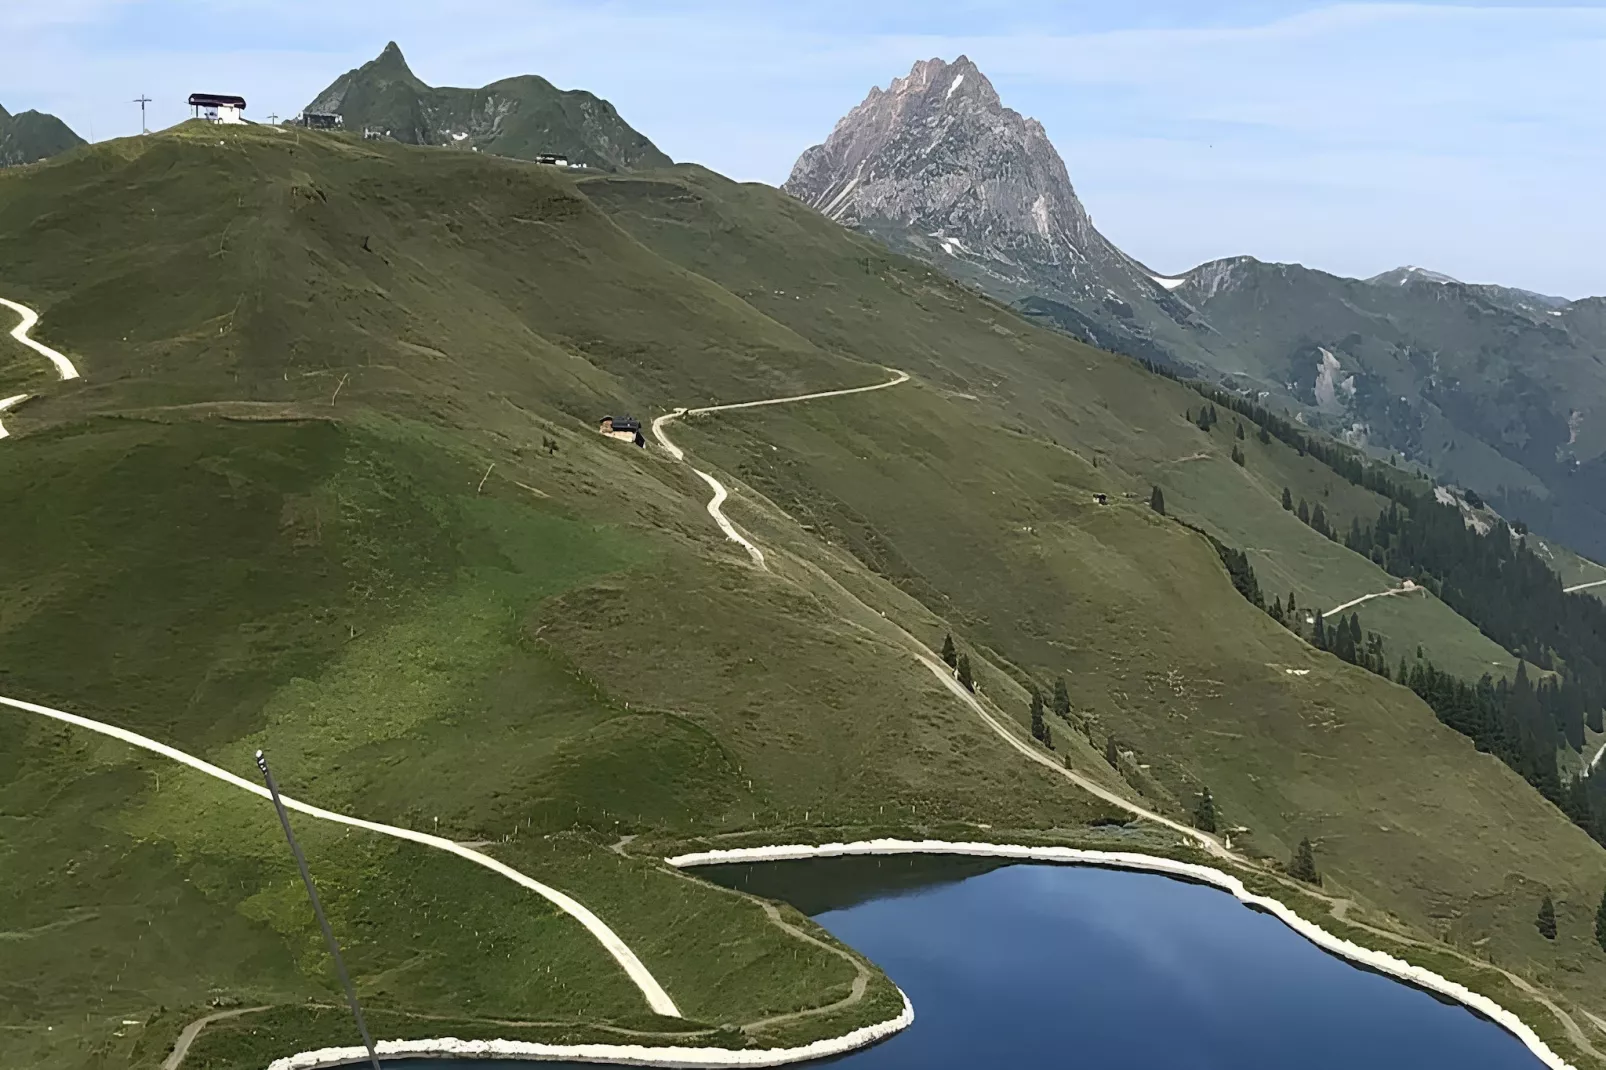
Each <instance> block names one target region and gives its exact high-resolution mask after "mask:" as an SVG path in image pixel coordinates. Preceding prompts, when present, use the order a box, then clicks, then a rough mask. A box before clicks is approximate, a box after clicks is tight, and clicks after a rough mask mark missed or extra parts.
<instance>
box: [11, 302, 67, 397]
mask: <svg viewBox="0 0 1606 1070" xmlns="http://www.w3.org/2000/svg"><path fill="white" fill-rule="evenodd" d="M0 305H4V306H5V307H6V308H9V309H10V310H11V311H13V312H15V313H16V314H17V315H19V316H21V317H22V322H21V323H19V324H17V325H16V326H15V327H13V328H11V337H13V338H15V339H16V340H17V341H19V342H21V343H22V344H23V345H25V346H27V347H28V348H29V349H31V350H33V351H34V352H35V353H38V354H39V355H40V356H41V357H44V358H45V359H47V360H49V361H50V363H51V364H54V365H55V366H56V374H57V375H58V376H59V377H61V379H62V380H64V381H65V380H67V379H76V378H78V369H77V368H75V367H73V362H72V361H70V360H68V359H67V358H66V357H64V356H63V355H61V354H60V353H58V352H56V351H55V350H54V349H51V348H50V347H49V346H47V345H45V344H44V343H43V342H36V341H34V340H33V338H32V337H30V332H31V331H32V330H33V329H34V326H35V325H36V324H37V323H38V322H39V313H37V312H35V311H34V310H33V309H31V308H29V307H28V306H27V305H19V304H17V302H15V301H7V300H6V299H5V298H4V297H0Z"/></svg>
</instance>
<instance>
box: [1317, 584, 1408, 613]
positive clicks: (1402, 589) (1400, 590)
mask: <svg viewBox="0 0 1606 1070" xmlns="http://www.w3.org/2000/svg"><path fill="white" fill-rule="evenodd" d="M1425 590H1427V588H1426V587H1418V586H1417V585H1416V584H1415V583H1413V582H1412V581H1410V580H1402V581H1401V582H1400V585H1399V586H1398V587H1390V588H1389V589H1388V590H1386V591H1378V592H1377V593H1375V594H1363V595H1361V596H1360V597H1359V598H1355V599H1351V600H1350V601H1348V602H1345V603H1344V604H1343V605H1341V606H1334V607H1333V608H1332V609H1329V610H1328V611H1327V612H1326V613H1324V614H1322V615H1323V616H1325V617H1333V616H1337V615H1338V614H1340V613H1342V612H1344V611H1345V610H1346V609H1353V608H1355V607H1356V606H1358V605H1360V604H1361V603H1363V602H1370V601H1371V600H1372V599H1374V598H1390V597H1393V596H1394V595H1399V594H1415V593H1416V592H1418V591H1425Z"/></svg>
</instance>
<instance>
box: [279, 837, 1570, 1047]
mask: <svg viewBox="0 0 1606 1070" xmlns="http://www.w3.org/2000/svg"><path fill="white" fill-rule="evenodd" d="M909 854H934V855H960V856H968V857H974V858H1004V859H1010V860H1013V861H1021V862H1047V863H1058V864H1061V865H1077V866H1100V867H1103V868H1107V869H1124V870H1134V871H1139V872H1148V873H1160V874H1164V875H1166V876H1172V877H1180V878H1182V879H1185V880H1191V881H1196V882H1199V883H1201V884H1209V885H1212V886H1214V887H1216V888H1220V889H1222V890H1223V891H1226V892H1229V893H1231V894H1232V896H1233V897H1234V898H1236V899H1237V900H1239V901H1240V902H1242V903H1244V904H1246V905H1248V906H1252V907H1255V908H1258V909H1260V910H1263V911H1265V912H1266V913H1268V914H1270V915H1272V916H1273V917H1275V918H1276V919H1277V920H1278V921H1281V922H1282V923H1283V924H1284V925H1286V926H1288V927H1289V928H1290V929H1292V930H1294V931H1295V932H1296V933H1298V934H1299V935H1300V936H1302V937H1304V938H1305V939H1306V940H1309V941H1310V942H1311V943H1313V944H1315V945H1316V946H1317V947H1319V948H1321V949H1323V950H1324V951H1329V952H1331V953H1333V954H1335V955H1338V956H1339V957H1341V958H1344V959H1347V960H1349V961H1350V962H1354V963H1357V964H1359V965H1361V966H1365V967H1367V968H1368V969H1372V970H1376V971H1377V972H1378V973H1381V974H1385V975H1387V976H1389V977H1394V978H1396V979H1398V980H1401V981H1404V982H1406V983H1408V984H1411V985H1415V986H1416V987H1418V988H1423V989H1426V990H1427V991H1429V992H1433V993H1437V994H1438V995H1441V996H1445V997H1447V998H1449V999H1452V1000H1454V1001H1456V1002H1457V1003H1460V1004H1461V1005H1463V1006H1465V1007H1468V1008H1470V1009H1471V1010H1473V1011H1476V1012H1477V1013H1478V1014H1481V1015H1483V1016H1484V1017H1485V1018H1488V1019H1489V1020H1490V1021H1492V1022H1494V1023H1495V1024H1496V1025H1499V1026H1500V1027H1501V1028H1502V1029H1504V1030H1506V1032H1508V1033H1510V1034H1511V1035H1512V1036H1514V1037H1516V1038H1517V1039H1518V1040H1519V1041H1521V1042H1522V1044H1523V1046H1524V1047H1526V1048H1527V1049H1528V1050H1529V1051H1530V1052H1532V1053H1533V1054H1534V1057H1535V1058H1537V1059H1538V1060H1539V1061H1540V1062H1541V1063H1543V1064H1544V1065H1545V1066H1546V1067H1548V1068H1550V1070H1576V1068H1575V1067H1574V1066H1573V1065H1572V1064H1571V1063H1568V1062H1567V1061H1565V1060H1564V1059H1562V1058H1561V1056H1559V1055H1557V1054H1556V1053H1555V1052H1554V1051H1552V1050H1551V1049H1550V1047H1549V1045H1547V1044H1546V1043H1545V1042H1544V1041H1543V1040H1541V1039H1540V1038H1539V1035H1538V1034H1537V1033H1535V1032H1534V1031H1533V1030H1532V1029H1530V1028H1529V1027H1528V1026H1527V1025H1526V1024H1525V1023H1524V1022H1523V1021H1522V1020H1521V1019H1520V1018H1518V1017H1517V1016H1516V1015H1515V1014H1513V1013H1511V1012H1510V1011H1508V1010H1506V1009H1505V1008H1504V1007H1502V1006H1500V1005H1499V1004H1498V1003H1496V1002H1495V1001H1494V1000H1492V999H1490V998H1489V997H1487V996H1485V995H1482V994H1481V993H1478V992H1474V991H1472V990H1471V989H1469V988H1467V987H1466V986H1465V985H1462V984H1458V983H1457V982H1455V981H1451V980H1449V979H1448V978H1445V977H1441V976H1439V975H1438V974H1436V973H1434V972H1433V971H1431V970H1426V969H1423V968H1422V967H1420V966H1413V965H1411V964H1410V963H1409V962H1406V961H1404V960H1403V959H1398V958H1395V957H1394V956H1392V955H1389V954H1385V953H1384V952H1381V951H1374V950H1372V949H1371V948H1365V947H1361V946H1360V945H1359V944H1355V943H1351V942H1350V941H1348V940H1345V939H1343V938H1342V937H1338V936H1334V935H1333V934H1332V933H1329V932H1327V931H1326V930H1325V929H1323V928H1321V927H1320V926H1318V925H1316V924H1314V923H1312V922H1309V921H1306V920H1305V919H1304V918H1302V917H1300V916H1299V915H1298V914H1295V913H1294V912H1293V911H1292V910H1291V909H1289V908H1288V907H1287V906H1285V905H1284V904H1282V903H1280V902H1278V901H1277V900H1275V899H1270V898H1268V897H1266V896H1262V895H1256V894H1255V893H1254V892H1251V891H1250V890H1249V889H1248V888H1247V887H1245V886H1244V883H1243V882H1242V881H1241V880H1239V879H1238V878H1237V877H1234V876H1232V875H1231V874H1229V873H1223V872H1222V871H1221V870H1219V869H1213V868H1211V867H1209V866H1202V865H1199V864H1197V863H1194V862H1179V861H1177V860H1175V859H1171V858H1161V857H1158V856H1155V855H1145V854H1136V853H1129V852H1124V851H1089V850H1083V849H1080V848H1076V847H1028V846H1024V845H1020V844H1004V843H963V842H952V841H948V840H896V839H881V840H861V841H858V842H854V843H825V844H819V845H809V844H791V845H781V846H773V847H735V848H726V849H722V850H713V851H699V852H695V853H692V854H684V855H677V856H675V857H673V858H668V859H665V862H667V863H668V864H669V865H671V866H674V867H675V868H676V869H691V868H694V867H696V866H712V865H724V864H729V863H737V862H785V861H793V860H799V859H809V858H841V857H845V856H848V855H909ZM899 994H900V995H903V993H902V992H901V991H900V992H899ZM913 1022H914V1007H913V1005H912V1004H911V1003H910V1002H909V997H908V996H907V995H904V996H903V1011H902V1013H901V1014H899V1015H898V1016H897V1017H896V1018H893V1019H890V1020H889V1021H885V1022H879V1023H877V1024H875V1025H868V1026H863V1027H861V1028H859V1029H855V1030H853V1031H852V1032H850V1033H846V1034H844V1035H842V1036H840V1037H831V1038H828V1039H826V1040H817V1041H815V1042H814V1043H812V1044H807V1045H804V1046H802V1047H797V1048H759V1049H750V1050H744V1051H733V1050H730V1049H726V1048H679V1047H649V1046H646V1045H639V1044H538V1043H533V1042H529V1041H518V1040H458V1039H456V1038H453V1037H440V1038H435V1039H430V1040H385V1041H379V1042H378V1043H377V1044H376V1047H377V1048H378V1050H379V1054H380V1055H381V1056H383V1057H386V1058H390V1059H407V1058H415V1059H423V1058H455V1059H519V1060H528V1061H532V1062H579V1063H612V1064H615V1065H620V1066H662V1067H682V1068H687V1070H691V1068H708V1070H717V1068H720V1067H740V1066H784V1065H787V1064H791V1063H800V1062H808V1061H810V1060H814V1059H824V1058H829V1057H831V1056H835V1055H843V1054H846V1053H848V1052H850V1051H855V1050H857V1049H859V1048H864V1047H869V1046H870V1045H871V1044H875V1043H877V1042H878V1041H881V1040H884V1039H886V1038H887V1037H890V1036H892V1035H893V1034H894V1033H897V1032H899V1031H901V1030H903V1029H906V1028H908V1027H909V1026H910V1025H911V1024H913ZM366 1056H367V1052H366V1051H364V1050H363V1049H362V1048H357V1047H345V1048H320V1049H318V1050H317V1051H307V1052H301V1053H299V1054H296V1055H291V1056H287V1057H285V1058H282V1059H275V1060H274V1061H273V1062H272V1063H270V1064H269V1065H268V1068H267V1070H327V1068H331V1067H337V1066H343V1065H347V1064H351V1063H354V1062H357V1061H358V1060H362V1059H365V1058H366Z"/></svg>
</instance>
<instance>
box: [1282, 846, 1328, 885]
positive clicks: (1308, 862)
mask: <svg viewBox="0 0 1606 1070" xmlns="http://www.w3.org/2000/svg"><path fill="white" fill-rule="evenodd" d="M1288 875H1289V876H1290V877H1293V878H1294V879H1295V880H1301V881H1304V882H1305V883H1306V884H1320V883H1321V882H1322V877H1321V874H1320V873H1317V872H1316V852H1315V850H1314V849H1312V847H1311V845H1310V837H1308V836H1307V837H1306V838H1305V839H1302V840H1300V841H1299V846H1298V847H1297V848H1296V849H1295V850H1294V857H1293V858H1292V859H1290V860H1289V862H1288Z"/></svg>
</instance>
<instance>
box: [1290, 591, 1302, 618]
mask: <svg viewBox="0 0 1606 1070" xmlns="http://www.w3.org/2000/svg"><path fill="white" fill-rule="evenodd" d="M1298 612H1299V600H1298V599H1296V598H1295V597H1294V592H1293V591H1289V592H1288V615H1289V616H1290V617H1292V616H1293V615H1294V614H1296V613H1298Z"/></svg>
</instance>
